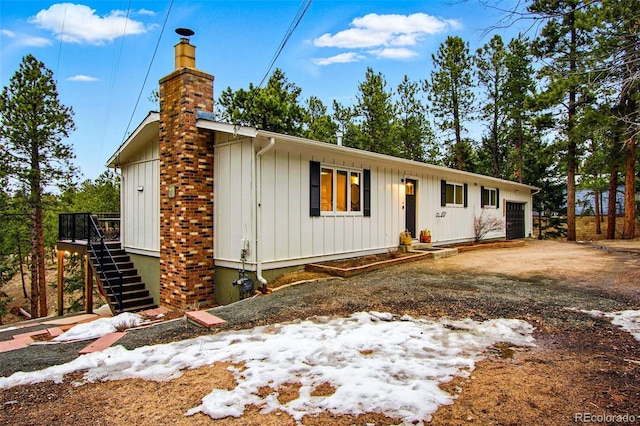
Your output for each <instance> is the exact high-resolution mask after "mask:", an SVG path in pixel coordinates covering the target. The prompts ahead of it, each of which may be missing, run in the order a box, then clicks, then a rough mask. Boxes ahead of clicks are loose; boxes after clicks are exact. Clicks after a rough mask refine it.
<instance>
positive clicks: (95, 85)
mask: <svg viewBox="0 0 640 426" xmlns="http://www.w3.org/2000/svg"><path fill="white" fill-rule="evenodd" d="M493 2H494V3H497V4H499V5H500V6H501V7H502V8H505V9H506V8H508V7H509V6H510V5H511V4H513V3H514V2H515V0H502V1H501V0H493ZM301 4H302V1H301V0H291V1H289V0H280V1H273V0H263V1H249V0H247V1H240V0H236V1H233V0H228V1H218V0H209V1H203V0H188V1H187V0H174V1H173V3H172V2H171V0H158V1H136V0H126V1H125V0H120V1H107V0H104V1H95V0H92V1H89V0H87V1H80V2H78V3H63V2H55V1H30V0H18V1H14V0H0V47H1V56H0V85H1V86H2V87H4V86H6V85H8V84H9V79H10V78H11V76H12V75H13V74H14V73H15V72H16V70H17V69H18V66H19V64H20V61H21V60H22V58H23V57H24V55H26V54H29V53H30V54H33V55H34V56H35V57H36V58H38V59H39V60H41V61H42V62H44V63H45V66H46V67H47V68H49V69H51V70H52V71H53V73H54V77H55V79H56V81H57V84H58V93H59V96H60V100H61V101H62V103H64V104H65V105H67V106H71V107H72V108H73V110H74V113H75V115H74V121H75V124H76V131H75V132H74V133H73V134H72V135H71V136H70V138H69V139H68V140H67V142H68V143H70V144H71V145H73V147H74V151H75V153H76V156H77V158H76V161H75V163H76V165H77V166H78V167H79V168H80V171H81V173H82V178H83V179H84V178H89V179H94V178H96V177H97V176H98V175H99V174H100V173H102V172H103V171H104V170H105V166H104V164H105V163H106V161H107V160H108V158H109V157H110V156H111V154H112V153H113V152H114V151H115V150H116V149H117V147H118V146H119V145H120V144H121V143H122V141H123V140H124V139H125V137H126V135H127V134H128V133H129V132H131V131H132V130H133V129H135V127H136V126H137V125H138V124H139V123H140V122H141V121H142V119H143V118H144V117H145V116H146V114H147V113H148V112H149V111H150V110H156V109H157V107H156V106H155V105H154V104H153V103H152V102H151V101H149V99H148V98H149V95H150V94H151V92H152V91H153V90H155V89H157V86H158V80H159V79H160V78H162V77H164V76H165V75H167V74H169V73H170V72H171V71H172V70H173V68H174V63H173V46H174V45H175V44H176V43H177V42H178V40H179V36H178V35H176V34H175V32H174V30H175V29H176V28H178V27H187V28H191V29H192V30H194V31H195V33H196V34H195V35H194V36H193V37H192V38H191V43H192V44H194V45H195V46H196V49H197V50H196V66H197V68H199V69H201V70H203V71H206V72H208V73H211V74H213V75H214V76H215V82H214V94H215V97H216V99H217V97H218V96H219V95H220V93H221V92H222V91H223V90H224V89H226V88H227V87H231V88H232V89H234V90H235V89H239V88H247V87H248V85H249V83H250V82H252V83H254V84H258V83H259V82H260V80H261V79H262V77H263V75H264V74H265V72H266V71H267V68H268V65H269V63H270V62H271V60H272V59H273V57H274V54H275V53H276V50H277V48H278V46H279V45H280V43H281V41H282V38H283V36H284V35H285V33H286V32H287V29H288V28H289V26H290V24H291V22H292V20H293V19H294V17H295V16H296V13H297V12H298V9H299V8H300V5H301ZM501 16H502V15H501V13H500V12H499V11H498V10H497V9H492V8H488V7H486V6H483V5H482V4H481V3H480V2H479V1H478V0H467V1H464V0H433V1H429V0H423V1H394V0H391V1H376V0H368V1H350V0H343V1H340V0H315V1H313V2H312V4H311V6H310V7H309V9H308V11H307V13H306V14H305V16H304V18H303V19H302V21H301V23H300V25H299V26H298V27H297V29H296V30H295V32H294V33H293V35H292V37H291V38H290V39H289V41H288V43H287V45H286V46H285V48H284V50H283V52H282V53H281V55H280V57H279V58H278V60H277V62H276V63H275V67H278V68H281V69H282V70H283V71H284V72H285V74H286V76H287V78H288V79H289V81H290V82H292V83H295V84H296V85H298V86H299V87H301V88H302V97H303V98H304V99H306V98H308V97H309V96H317V97H319V98H320V99H321V100H322V101H323V102H324V103H325V105H327V106H330V105H331V102H332V100H333V99H336V100H338V101H340V102H341V103H343V104H347V105H348V104H351V103H352V102H353V101H354V99H355V94H356V93H357V86H358V84H359V83H360V82H362V81H363V80H364V75H365V71H366V69H367V67H372V68H373V70H374V71H375V72H382V73H383V74H384V76H385V78H386V80H387V83H388V85H389V87H391V88H395V87H396V86H397V85H398V83H400V81H401V79H402V77H403V76H404V75H405V74H406V75H408V76H409V77H410V78H411V79H412V80H423V79H426V78H428V77H429V75H430V72H431V69H432V59H431V55H432V54H433V53H435V52H436V51H437V49H438V47H439V45H440V44H441V43H442V42H443V41H444V40H445V39H446V37H447V36H450V35H458V36H460V37H462V38H463V39H464V40H465V41H467V42H468V43H469V45H470V48H471V49H472V51H474V50H475V49H476V48H477V47H480V46H481V45H482V44H484V43H487V42H488V41H489V39H490V38H491V34H488V35H487V34H485V32H484V30H485V29H486V28H489V27H490V26H492V25H494V24H495V23H496V22H498V20H499V19H500V18H501ZM165 20H166V26H164V30H163V25H164V23H165ZM517 32H518V28H516V27H513V28H509V29H503V30H500V33H501V35H502V36H503V38H504V39H505V42H508V40H509V39H510V38H511V37H513V36H514V35H515V34H517ZM156 46H158V49H157V52H156V54H155V57H154V51H155V50H156ZM152 60H153V62H152ZM147 73H148V77H147V80H146V83H144V82H145V76H146V75H147ZM143 83H144V85H143ZM140 93H141V95H140ZM138 99H139V101H138ZM136 103H137V106H136ZM134 108H135V111H134Z"/></svg>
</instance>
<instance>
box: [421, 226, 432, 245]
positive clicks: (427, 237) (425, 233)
mask: <svg viewBox="0 0 640 426" xmlns="http://www.w3.org/2000/svg"><path fill="white" fill-rule="evenodd" d="M420 242H421V243H430V242H431V231H429V230H428V229H423V230H422V231H420Z"/></svg>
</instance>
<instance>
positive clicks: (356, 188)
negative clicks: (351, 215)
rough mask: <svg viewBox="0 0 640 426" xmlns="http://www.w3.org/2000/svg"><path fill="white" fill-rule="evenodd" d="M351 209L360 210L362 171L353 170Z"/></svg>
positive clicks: (353, 210)
mask: <svg viewBox="0 0 640 426" xmlns="http://www.w3.org/2000/svg"><path fill="white" fill-rule="evenodd" d="M351 211H352V212H359V211H360V173H356V172H351Z"/></svg>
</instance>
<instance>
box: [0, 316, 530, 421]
mask: <svg viewBox="0 0 640 426" xmlns="http://www.w3.org/2000/svg"><path fill="white" fill-rule="evenodd" d="M532 332H533V327H532V326H531V325H530V324H529V323H527V322H525V321H521V320H515V319H496V320H489V321H484V322H477V321H473V320H471V319H465V320H455V321H454V320H449V319H441V320H430V319H417V318H412V317H409V316H403V317H401V318H397V317H394V316H393V315H391V314H388V313H377V312H369V313H365V312H360V313H356V314H353V315H351V316H350V317H346V318H333V317H320V318H314V319H312V320H306V321H297V322H293V323H286V324H276V325H270V326H263V327H256V328H253V329H249V330H241V331H230V332H221V333H218V334H214V335H208V336H202V337H198V338H195V339H190V340H184V341H179V342H173V343H170V344H164V345H155V346H146V347H141V348H138V349H135V350H132V351H128V350H126V349H124V348H123V347H122V346H117V347H112V348H108V349H106V350H105V351H103V352H97V353H93V354H87V355H84V356H81V357H79V358H77V359H76V360H74V361H72V362H70V363H67V364H64V365H60V366H54V367H50V368H47V369H44V370H41V371H36V372H31V373H23V372H18V373H15V374H13V375H12V376H10V377H8V378H4V377H2V378H0V389H6V388H9V387H12V386H16V385H20V384H28V383H37V382H42V381H46V380H54V381H56V382H60V381H62V378H63V375H64V374H67V373H70V372H73V371H79V370H87V371H86V373H85V374H84V380H85V381H88V382H92V381H95V380H118V379H125V378H142V379H147V380H158V381H159V380H171V379H173V378H176V377H179V376H180V375H181V371H182V370H184V369H189V368H198V367H201V366H203V365H208V364H213V363H215V362H219V361H231V362H233V363H235V364H238V365H241V366H238V367H230V371H232V372H233V374H234V376H235V379H236V381H237V383H238V386H237V387H236V388H235V389H233V390H221V389H214V390H213V391H212V392H211V393H210V394H209V395H206V396H204V397H203V399H202V404H201V405H199V406H197V407H194V408H193V409H191V410H189V411H188V412H187V413H186V414H187V415H193V414H195V413H197V412H202V413H205V414H208V415H209V416H211V417H213V418H216V419H218V418H224V417H227V416H236V417H237V416H241V415H242V413H243V412H244V409H245V407H246V406H247V405H250V404H256V405H259V406H263V412H265V413H266V412H271V411H273V410H276V409H280V410H282V411H285V412H287V413H289V414H290V415H291V416H293V417H294V418H295V419H298V420H299V419H301V418H302V417H303V416H304V415H306V414H314V413H320V412H324V411H328V412H332V413H335V414H352V415H356V416H357V415H359V414H362V413H367V412H380V413H384V414H386V415H387V416H390V417H395V418H399V419H402V421H403V422H404V423H407V424H411V423H412V422H414V421H420V420H430V418H431V414H433V413H434V412H435V411H436V410H437V408H438V407H439V406H440V405H442V404H451V403H453V398H454V397H453V396H452V395H450V394H448V393H446V392H444V391H442V390H441V389H440V388H439V387H438V385H439V384H441V383H445V382H448V381H450V380H451V379H453V378H454V377H455V376H463V377H468V376H469V375H470V373H471V371H473V369H474V365H475V362H477V361H478V360H480V359H482V358H483V356H484V354H485V353H486V349H487V348H488V347H490V346H492V345H494V344H496V343H499V342H505V343H508V344H511V345H514V346H523V347H524V346H534V339H533V337H532ZM292 382H297V383H300V384H301V385H302V387H301V388H300V390H299V394H300V396H299V398H298V399H295V400H293V401H290V402H288V403H286V404H281V403H280V402H279V401H278V399H277V393H276V392H275V391H274V392H273V394H271V395H268V396H267V397H265V398H261V397H259V396H258V393H259V391H258V389H260V388H263V387H265V386H270V387H271V388H272V389H278V388H279V387H280V385H282V384H285V383H292ZM323 383H329V384H331V385H332V386H333V387H334V388H335V392H334V393H333V394H331V395H329V396H312V395H311V394H312V392H313V390H314V389H315V388H316V387H317V386H318V385H320V384H323Z"/></svg>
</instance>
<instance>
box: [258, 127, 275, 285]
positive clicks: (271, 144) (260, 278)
mask: <svg viewBox="0 0 640 426" xmlns="http://www.w3.org/2000/svg"><path fill="white" fill-rule="evenodd" d="M275 144H276V139H275V138H269V144H268V145H267V146H265V147H264V148H262V149H261V150H260V151H258V153H257V154H256V211H257V214H256V278H258V281H260V284H262V286H264V287H265V288H266V285H267V280H266V279H265V278H264V277H263V276H262V261H261V260H260V256H261V246H260V243H261V239H262V156H263V155H264V154H266V153H267V151H269V150H271V149H272V148H273V147H274V146H275Z"/></svg>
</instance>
